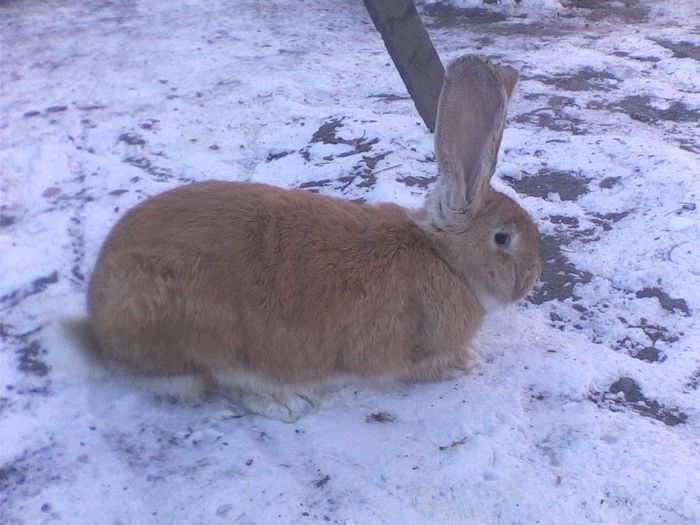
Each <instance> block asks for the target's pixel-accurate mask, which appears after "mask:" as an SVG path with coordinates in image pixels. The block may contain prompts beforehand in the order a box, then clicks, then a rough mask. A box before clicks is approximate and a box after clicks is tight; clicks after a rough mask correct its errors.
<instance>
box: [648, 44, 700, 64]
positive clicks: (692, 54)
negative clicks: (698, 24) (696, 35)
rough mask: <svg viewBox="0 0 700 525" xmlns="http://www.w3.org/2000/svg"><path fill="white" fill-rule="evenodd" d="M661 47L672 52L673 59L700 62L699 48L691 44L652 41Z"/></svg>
mask: <svg viewBox="0 0 700 525" xmlns="http://www.w3.org/2000/svg"><path fill="white" fill-rule="evenodd" d="M654 42H656V43H657V44H659V45H660V46H661V47H665V48H666V49H668V50H670V51H672V52H673V58H692V59H693V60H698V61H700V46H698V45H697V44H693V43H692V42H671V41H669V40H654Z"/></svg>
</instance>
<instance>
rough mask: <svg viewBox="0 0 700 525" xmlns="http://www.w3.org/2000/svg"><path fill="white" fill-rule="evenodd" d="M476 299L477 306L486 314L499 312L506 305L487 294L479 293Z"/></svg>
mask: <svg viewBox="0 0 700 525" xmlns="http://www.w3.org/2000/svg"><path fill="white" fill-rule="evenodd" d="M478 299H479V304H480V305H481V307H482V308H483V309H484V311H485V312H486V313H491V312H495V311H496V310H501V309H503V308H505V307H506V306H507V303H505V302H503V301H502V300H501V299H499V298H498V297H496V296H495V295H493V294H490V293H488V292H481V293H479V294H478Z"/></svg>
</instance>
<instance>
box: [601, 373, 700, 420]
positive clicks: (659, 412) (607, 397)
mask: <svg viewBox="0 0 700 525" xmlns="http://www.w3.org/2000/svg"><path fill="white" fill-rule="evenodd" d="M620 394H622V395H620ZM588 399H589V400H590V401H592V402H593V403H595V404H596V405H597V406H599V407H602V408H608V409H609V410H611V411H613V412H621V411H624V410H625V409H629V410H633V411H634V412H637V413H638V414H639V415H641V416H643V417H649V418H652V419H656V420H657V421H661V422H662V423H663V424H664V425H668V426H675V425H679V424H681V423H684V422H685V421H686V420H687V419H688V415H687V414H685V413H684V412H682V411H681V410H679V409H678V408H667V407H665V406H663V405H662V404H661V403H659V402H658V401H656V400H654V399H649V398H647V397H645V396H644V394H643V393H642V389H641V388H640V387H639V385H638V384H637V382H636V381H635V380H634V379H632V378H631V377H621V378H620V379H618V380H617V381H615V382H614V383H612V384H611V385H610V387H609V389H608V391H607V392H592V393H591V395H590V396H589V398H588Z"/></svg>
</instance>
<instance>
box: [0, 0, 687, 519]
mask: <svg viewBox="0 0 700 525" xmlns="http://www.w3.org/2000/svg"><path fill="white" fill-rule="evenodd" d="M451 4H452V5H453V6H457V7H460V6H461V7H467V8H469V9H467V10H466V11H461V10H460V9H452V8H450V7H449V6H447V5H446V4H442V3H439V4H436V3H433V2H429V3H426V4H420V5H419V8H420V10H421V12H422V13H423V14H424V20H425V22H426V24H427V26H428V30H429V32H430V34H431V37H432V38H433V41H434V43H435V45H436V48H437V50H438V52H439V54H440V56H441V57H442V59H443V61H445V62H446V61H447V60H450V59H452V58H455V57H457V56H460V55H461V54H464V53H468V52H474V51H475V50H479V52H480V53H483V54H486V55H488V56H491V57H493V58H494V60H497V61H499V62H501V63H504V64H509V65H512V66H513V67H515V68H516V69H518V70H519V71H520V72H521V83H520V87H519V92H518V95H517V97H516V99H515V100H514V101H513V104H512V106H511V109H510V113H509V115H510V119H509V125H508V128H507V130H506V134H505V136H504V140H503V147H502V154H501V159H500V163H499V167H498V171H497V177H498V178H497V179H496V180H494V185H495V186H496V187H497V188H498V189H500V190H502V191H505V192H506V193H508V194H509V195H511V196H513V197H514V198H516V199H517V200H518V201H519V202H520V203H521V204H522V205H523V206H524V207H525V208H526V209H528V211H529V212H530V213H531V214H532V215H533V217H534V218H535V220H536V222H537V223H538V226H539V227H540V229H541V231H542V233H543V235H544V236H545V260H546V261H547V264H546V268H545V273H544V274H543V283H542V285H541V286H540V287H539V288H537V289H536V290H535V292H534V293H533V294H532V297H531V299H530V300H528V301H522V302H521V303H519V304H517V305H515V306H513V307H512V308H509V309H507V310H505V311H501V312H497V313H494V314H492V315H490V316H489V318H488V320H487V323H486V325H485V326H484V329H483V330H482V332H481V334H480V336H479V337H478V340H477V341H476V342H475V347H476V350H477V351H478V353H479V354H480V356H481V361H480V364H479V366H478V368H477V369H475V371H474V372H473V373H471V374H469V375H467V376H465V377H463V378H460V379H458V380H454V381H447V382H442V383H435V384H420V385H396V386H388V385H385V386H381V387H380V386H369V385H358V386H356V387H349V388H345V389H343V390H341V391H339V392H337V393H334V394H330V395H328V396H326V397H325V398H324V400H323V405H322V407H321V409H320V410H319V412H318V413H316V414H313V415H310V416H307V417H305V418H303V419H302V420H300V421H299V422H298V423H296V424H291V425H290V424H285V423H280V422H277V421H272V420H268V419H264V418H261V417H257V416H251V415H247V414H244V413H242V412H241V411H240V410H238V409H237V408H236V407H235V406H232V405H230V404H229V403H228V402H227V401H226V400H225V399H223V398H220V397H214V396H212V397H211V398H209V399H207V400H206V401H205V402H204V403H201V404H199V405H186V404H177V403H171V402H169V401H167V400H162V399H158V398H157V397H155V396H154V395H153V394H151V393H150V392H148V391H147V390H145V389H143V388H141V386H140V385H139V384H138V383H137V382H136V381H132V380H129V379H127V378H123V377H115V376H112V375H110V374H108V373H107V372H105V371H103V370H101V369H99V368H98V367H95V366H94V365H93V364H92V363H90V362H89V361H88V360H87V359H86V358H85V357H84V356H83V354H82V353H81V352H80V351H79V348H78V345H77V344H76V342H75V341H74V340H73V339H72V338H71V337H70V336H69V334H67V333H66V331H65V329H64V328H63V324H62V322H63V321H64V320H65V319H70V318H74V317H80V316H82V315H84V312H85V306H84V298H85V288H86V279H87V277H88V276H89V274H90V272H91V269H92V266H93V264H94V261H95V257H96V254H97V250H98V249H99V246H100V243H101V242H102V240H103V239H104V237H105V235H106V234H107V232H108V231H109V229H110V227H111V226H112V225H113V224H114V223H115V222H116V221H117V219H118V218H119V217H120V216H121V215H122V214H123V213H124V211H125V210H126V209H128V208H129V207H131V206H133V205H134V204H135V203H136V202H139V201H141V200H143V199H144V198H146V197H147V196H149V195H153V194H156V193H158V192H161V191H163V190H165V189H168V188H171V187H174V186H177V185H179V184H183V183H186V182H190V181H193V180H205V179H211V178H221V179H227V180H254V181H259V182H266V183H271V184H277V185H280V186H283V187H300V186H302V187H305V188H306V189H309V190H310V191H319V192H321V193H324V194H328V195H337V196H342V197H344V198H348V199H364V200H366V201H369V202H380V201H385V200H388V201H392V202H397V203H401V204H403V205H406V206H419V205H420V204H421V202H422V200H423V198H424V197H425V195H426V193H427V191H429V187H430V185H431V184H432V182H433V181H434V178H435V176H436V175H437V168H436V166H435V162H434V159H433V151H432V148H433V144H432V136H431V135H430V134H429V133H428V132H427V130H426V129H425V127H424V126H423V125H422V122H421V121H420V119H419V117H418V115H417V112H416V111H415V108H414V107H413V105H412V103H411V101H410V99H408V98H407V95H406V92H405V88H404V87H403V85H402V83H401V79H400V77H399V75H398V74H397V72H396V71H395V69H394V67H393V65H392V64H391V62H390V59H389V57H388V55H387V53H386V51H385V49H384V47H383V44H382V42H381V39H380V37H379V36H378V34H377V33H376V31H375V30H374V28H373V26H372V25H371V22H370V20H369V18H368V16H367V14H366V12H365V10H364V7H363V6H362V3H361V2H332V1H328V0H317V1H314V2H289V1H279V2H269V3H268V2H255V1H252V0H249V1H245V0H243V1H240V2H224V1H216V0H210V1H204V0H202V1H197V0H190V1H187V2H179V3H171V2H167V3H166V2H157V1H155V0H140V1H138V2H133V1H132V2H103V1H98V0H90V1H87V2H81V3H68V4H66V3H64V2H57V1H49V2H21V3H20V2H11V1H10V2H4V3H3V4H2V9H1V10H0V16H1V17H2V24H3V28H4V30H3V31H2V33H1V34H0V38H1V39H2V40H1V43H2V69H1V71H0V74H1V77H0V81H1V82H0V84H1V85H2V91H1V94H0V114H1V116H2V121H1V122H0V137H1V138H0V140H1V143H0V166H1V168H2V186H1V188H0V191H1V193H0V197H1V203H0V205H1V209H0V215H1V217H0V219H1V222H0V224H1V225H2V226H1V229H0V234H1V235H0V253H1V254H2V256H1V260H0V264H1V272H2V279H1V280H0V281H1V282H0V312H2V314H1V315H2V329H1V330H0V334H1V335H2V351H1V353H0V359H1V362H0V371H1V373H0V392H1V393H0V410H1V411H2V412H1V416H0V417H1V418H2V424H1V426H0V438H1V443H2V446H1V447H0V522H2V523H3V524H5V523H6V524H8V525H9V524H19V523H21V524H39V523H70V524H92V523H95V524H97V523H99V524H107V523H109V524H118V523H121V524H131V523H143V524H150V523H152V524H172V523H183V524H184V523H187V524H195V523H206V524H212V523H237V524H247V523H250V524H265V523H326V522H330V523H347V524H352V523H358V524H364V523H407V524H410V523H416V524H418V523H421V524H422V523H435V524H443V523H445V524H446V523H464V524H469V525H472V524H534V523H542V524H547V523H567V524H586V523H602V524H624V523H630V524H632V523H634V524H648V525H652V524H658V523H673V524H680V525H684V524H688V525H690V524H694V523H699V522H700V457H699V454H698V451H699V450H700V423H699V421H700V399H699V397H700V396H699V393H698V384H699V383H700V328H699V327H698V323H697V312H698V311H700V286H698V283H699V282H700V279H699V276H700V242H699V241H700V231H699V229H698V223H699V221H700V210H699V209H698V205H699V204H700V203H699V202H698V195H700V178H699V177H698V165H700V163H699V162H698V160H699V159H698V157H699V155H700V141H699V140H698V136H699V134H698V126H697V123H698V118H699V117H700V76H699V75H698V53H699V49H700V38H699V37H698V34H697V31H695V29H694V28H695V26H696V25H697V20H698V13H697V5H696V2H695V1H694V0H680V1H676V2H671V1H663V2H652V1H651V0H640V1H639V2H626V3H622V2H609V3H598V2H591V3H590V5H588V4H589V3H586V2H575V3H573V2H571V3H568V2H562V3H559V2H556V1H554V0H538V1H528V0H523V1H522V2H519V3H518V2H503V3H501V4H489V5H483V4H481V3H480V2H477V1H476V0H474V1H471V0H470V1H465V0H456V1H454V2H452V3H451ZM567 4H571V5H574V6H578V7H567ZM603 4H604V5H603ZM586 5H588V7H586ZM494 14H495V15H499V16H501V15H502V19H494V18H493V17H494ZM489 17H490V18H489ZM323 126H325V128H323V129H326V131H328V130H332V132H331V134H332V135H333V137H335V138H336V139H340V140H333V141H329V140H325V141H324V140H323V133H321V131H322V127H323ZM331 142H335V143H331ZM360 150H361V151H360Z"/></svg>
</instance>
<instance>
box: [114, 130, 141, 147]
mask: <svg viewBox="0 0 700 525" xmlns="http://www.w3.org/2000/svg"><path fill="white" fill-rule="evenodd" d="M117 142H123V143H124V144H126V145H127V146H144V145H145V144H146V141H145V140H143V139H142V138H141V136H140V135H138V134H136V133H122V134H121V135H119V138H118V139H117Z"/></svg>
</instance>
